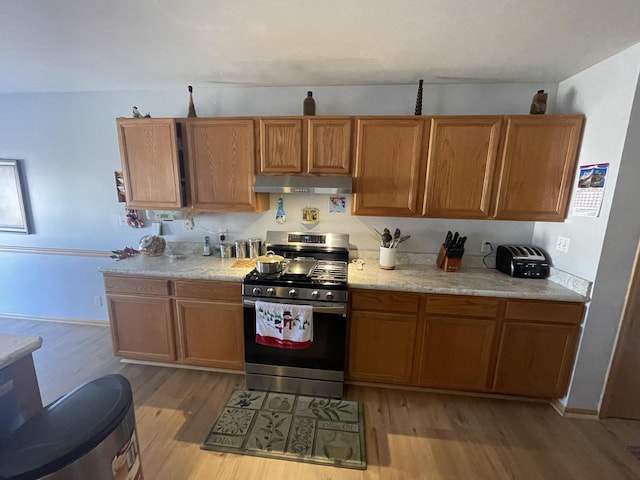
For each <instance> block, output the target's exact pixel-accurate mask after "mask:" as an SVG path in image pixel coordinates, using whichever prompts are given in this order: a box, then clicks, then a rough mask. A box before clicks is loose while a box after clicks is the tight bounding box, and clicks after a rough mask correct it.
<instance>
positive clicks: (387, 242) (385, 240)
mask: <svg viewBox="0 0 640 480" xmlns="http://www.w3.org/2000/svg"><path fill="white" fill-rule="evenodd" d="M385 230H387V229H385ZM392 240H393V237H392V236H391V233H387V231H385V232H384V233H383V234H382V246H383V247H385V248H389V247H390V246H391V241H392Z"/></svg>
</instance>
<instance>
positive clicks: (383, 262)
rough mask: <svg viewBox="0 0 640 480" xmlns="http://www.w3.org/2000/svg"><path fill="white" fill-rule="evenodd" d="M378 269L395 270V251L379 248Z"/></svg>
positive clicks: (393, 249)
mask: <svg viewBox="0 0 640 480" xmlns="http://www.w3.org/2000/svg"><path fill="white" fill-rule="evenodd" d="M379 266H380V268H382V269H384V270H393V269H394V268H396V249H395V248H388V247H380V265H379Z"/></svg>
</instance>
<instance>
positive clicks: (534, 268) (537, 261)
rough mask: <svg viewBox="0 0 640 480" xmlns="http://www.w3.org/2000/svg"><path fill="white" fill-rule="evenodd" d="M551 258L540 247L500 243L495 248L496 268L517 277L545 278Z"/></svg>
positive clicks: (547, 274)
mask: <svg viewBox="0 0 640 480" xmlns="http://www.w3.org/2000/svg"><path fill="white" fill-rule="evenodd" d="M550 265H551V259H550V258H549V256H548V255H547V253H546V252H545V251H544V250H542V249H541V248H540V247H534V246H531V245H529V246H527V245H500V246H498V249H497V250H496V268H497V269H498V270H500V271H501V272H503V273H506V274H507V275H511V276H512V277H519V278H547V277H548V276H549V271H550V268H549V267H550Z"/></svg>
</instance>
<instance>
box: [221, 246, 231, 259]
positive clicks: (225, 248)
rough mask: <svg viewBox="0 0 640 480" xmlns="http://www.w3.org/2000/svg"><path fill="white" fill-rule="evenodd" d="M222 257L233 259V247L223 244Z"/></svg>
mask: <svg viewBox="0 0 640 480" xmlns="http://www.w3.org/2000/svg"><path fill="white" fill-rule="evenodd" d="M220 256H221V257H222V258H231V257H233V245H230V244H226V243H221V244H220Z"/></svg>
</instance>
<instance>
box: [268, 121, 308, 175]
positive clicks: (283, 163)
mask: <svg viewBox="0 0 640 480" xmlns="http://www.w3.org/2000/svg"><path fill="white" fill-rule="evenodd" d="M302 169H303V158H302V118H300V117H291V118H287V117H278V118H268V117H263V118H261V119H260V162H259V164H258V169H257V170H258V172H259V173H302V171H303V170H302Z"/></svg>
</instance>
